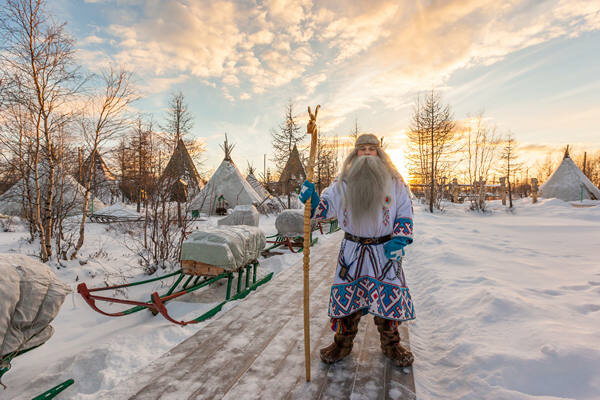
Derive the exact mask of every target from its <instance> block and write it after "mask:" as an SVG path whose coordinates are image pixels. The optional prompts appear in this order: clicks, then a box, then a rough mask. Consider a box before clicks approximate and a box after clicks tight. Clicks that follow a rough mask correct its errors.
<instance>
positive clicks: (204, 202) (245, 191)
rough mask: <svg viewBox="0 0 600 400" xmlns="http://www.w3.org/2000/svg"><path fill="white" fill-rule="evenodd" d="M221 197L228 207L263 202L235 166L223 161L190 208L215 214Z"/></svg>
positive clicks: (230, 162)
mask: <svg viewBox="0 0 600 400" xmlns="http://www.w3.org/2000/svg"><path fill="white" fill-rule="evenodd" d="M221 196H223V198H224V199H225V201H226V202H227V207H235V206H238V205H250V204H260V202H261V201H262V198H261V197H260V196H259V195H258V193H256V191H255V190H254V188H252V186H250V184H249V183H248V182H247V181H246V180H245V179H244V178H243V177H242V174H241V173H240V171H239V170H238V169H237V167H236V166H235V164H234V163H233V162H232V161H228V160H223V162H222V163H221V165H219V168H217V170H216V171H215V173H214V174H213V176H212V177H211V178H210V180H209V181H208V183H207V184H206V186H204V187H203V188H202V190H200V193H198V195H197V196H196V197H195V198H194V199H193V200H192V202H191V204H190V207H189V208H190V209H191V210H200V211H201V212H205V213H209V214H213V213H214V212H215V210H216V208H217V199H218V198H219V197H221Z"/></svg>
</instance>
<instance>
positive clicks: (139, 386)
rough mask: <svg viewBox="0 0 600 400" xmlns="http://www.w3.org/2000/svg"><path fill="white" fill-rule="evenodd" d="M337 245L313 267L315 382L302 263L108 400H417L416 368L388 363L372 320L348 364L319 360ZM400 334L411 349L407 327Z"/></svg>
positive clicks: (329, 245) (325, 249) (326, 247)
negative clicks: (307, 356) (307, 373)
mask: <svg viewBox="0 0 600 400" xmlns="http://www.w3.org/2000/svg"><path fill="white" fill-rule="evenodd" d="M338 235H341V234H338ZM338 245H339V241H338V240H336V238H335V237H334V238H332V240H328V241H326V242H325V243H324V244H323V245H322V246H319V251H318V252H315V253H313V255H316V257H314V259H313V262H312V263H311V266H312V268H311V285H310V286H311V305H310V307H311V319H310V326H311V333H312V335H311V370H312V381H311V382H308V383H307V382H305V379H304V350H303V346H304V340H303V329H302V306H301V302H302V296H301V292H302V287H301V286H302V285H301V283H302V279H301V276H300V275H301V270H300V266H301V264H298V265H297V266H294V267H292V268H289V269H287V270H285V271H282V272H281V273H280V274H279V275H277V276H276V277H275V279H274V280H273V281H272V282H271V283H269V284H268V285H265V286H263V287H261V288H259V289H258V293H256V294H253V295H250V296H249V297H248V298H247V299H245V300H244V301H243V302H240V303H238V304H237V305H236V307H234V308H233V309H231V310H229V311H228V312H227V313H225V314H222V315H220V316H217V317H216V318H214V319H213V320H211V321H209V323H207V324H206V325H205V326H204V327H203V328H202V329H201V330H199V331H198V332H197V333H196V334H194V335H193V336H192V337H190V338H188V339H187V340H186V341H184V342H182V343H181V344H179V345H178V346H176V347H175V348H173V349H172V350H171V351H169V352H168V353H167V354H165V355H164V356H162V357H161V358H159V359H158V360H156V361H155V362H153V363H151V364H150V365H149V366H148V367H146V368H144V370H143V372H140V374H137V375H135V376H133V377H131V378H130V379H128V380H127V381H126V382H124V383H123V384H122V385H120V386H119V387H116V388H114V389H113V390H111V391H110V392H108V393H106V394H105V395H104V397H102V398H104V399H114V398H119V399H124V398H128V399H212V398H224V399H229V400H239V399H244V400H245V399H280V398H282V399H348V398H353V399H354V398H356V399H388V398H390V399H414V398H415V395H414V380H413V375H412V369H411V368H408V369H401V368H397V367H395V366H393V365H392V363H391V362H390V361H389V360H388V359H387V358H386V357H385V356H383V354H382V353H381V349H380V344H379V333H378V332H377V328H376V327H375V324H374V322H373V317H372V316H371V315H367V316H364V317H363V318H362V319H361V321H360V325H359V332H358V334H357V337H356V339H355V345H354V349H353V352H352V353H351V354H350V355H349V356H348V357H346V358H345V359H344V360H342V361H340V362H338V363H336V364H333V365H328V364H324V363H323V362H321V360H320V357H319V349H320V348H322V347H324V346H327V345H329V344H330V343H331V341H332V340H333V332H332V331H331V327H330V324H329V318H328V316H327V307H328V302H329V292H330V285H331V281H332V279H333V274H334V271H335V266H336V262H335V255H336V254H337V246H338ZM400 333H401V337H402V339H403V344H404V345H406V340H407V339H408V336H407V335H408V331H407V329H406V327H405V326H401V330H400Z"/></svg>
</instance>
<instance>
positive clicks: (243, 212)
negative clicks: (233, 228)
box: [217, 205, 258, 226]
mask: <svg viewBox="0 0 600 400" xmlns="http://www.w3.org/2000/svg"><path fill="white" fill-rule="evenodd" d="M217 224H219V225H251V226H258V210H257V209H256V207H254V206H253V205H247V206H236V207H235V208H234V209H233V212H232V213H231V214H229V215H228V216H226V217H225V218H221V219H220V220H219V221H218V222H217Z"/></svg>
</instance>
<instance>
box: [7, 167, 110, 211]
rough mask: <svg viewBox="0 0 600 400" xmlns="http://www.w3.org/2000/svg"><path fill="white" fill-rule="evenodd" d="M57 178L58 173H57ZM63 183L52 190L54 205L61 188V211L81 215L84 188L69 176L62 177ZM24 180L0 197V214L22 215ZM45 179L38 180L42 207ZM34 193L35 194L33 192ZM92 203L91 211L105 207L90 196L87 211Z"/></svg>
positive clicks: (31, 185)
mask: <svg viewBox="0 0 600 400" xmlns="http://www.w3.org/2000/svg"><path fill="white" fill-rule="evenodd" d="M57 177H58V173H57ZM63 177H64V182H61V181H58V182H57V186H56V187H55V189H54V195H53V196H54V199H55V204H56V202H57V201H58V198H59V196H60V193H59V190H58V187H59V186H60V187H62V188H63V193H62V197H63V204H64V206H63V209H64V210H66V213H67V215H78V214H81V206H82V204H83V197H84V193H85V188H84V187H83V186H81V185H80V184H79V183H78V182H77V181H76V180H75V178H73V177H72V176H71V175H64V176H63ZM25 182H26V181H25V180H24V179H20V180H19V181H18V182H17V183H15V184H14V185H13V186H12V187H11V188H10V189H8V190H7V191H6V192H4V193H3V194H2V195H0V213H2V214H7V215H17V216H20V215H22V213H23V193H25V192H26V185H25ZM46 182H47V180H46V178H45V177H44V176H42V177H41V178H40V183H41V187H42V189H41V190H42V205H43V204H44V201H45V198H44V197H45V196H46V189H45V188H46V186H45V185H46ZM29 187H30V190H32V191H33V188H34V187H35V186H34V182H33V179H30V183H29ZM33 193H35V192H33ZM92 201H93V202H94V205H93V209H94V211H96V210H100V209H102V208H104V207H105V205H104V203H102V202H101V201H100V200H99V199H98V198H96V197H93V196H91V195H90V199H89V203H88V210H91V209H92Z"/></svg>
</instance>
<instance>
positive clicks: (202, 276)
mask: <svg viewBox="0 0 600 400" xmlns="http://www.w3.org/2000/svg"><path fill="white" fill-rule="evenodd" d="M264 246H265V236H264V233H263V232H262V231H261V230H260V229H259V228H257V227H252V226H227V227H226V228H219V227H205V228H204V230H196V231H194V232H193V233H192V234H191V235H190V236H189V238H188V239H186V240H185V241H184V242H183V243H182V245H181V266H182V268H181V269H180V270H178V271H175V272H172V273H170V274H167V275H164V276H159V277H156V278H151V279H146V280H144V281H141V282H134V283H129V284H122V285H114V286H107V287H102V288H91V289H90V288H88V287H87V286H86V284H85V283H80V284H79V285H78V286H77V292H78V293H79V294H81V296H82V297H83V299H84V300H85V301H86V302H87V303H88V305H89V306H90V307H91V308H92V309H94V310H95V311H97V312H99V313H101V314H104V315H107V316H109V317H120V316H123V315H128V314H132V313H135V312H138V311H141V310H144V309H148V310H150V311H151V312H152V313H153V314H154V315H156V314H161V315H162V316H163V317H165V318H166V319H167V320H168V321H170V322H173V323H175V324H179V325H188V324H194V323H198V322H201V321H204V320H206V319H208V318H210V317H212V316H213V315H215V314H216V313H218V312H219V311H220V310H221V308H223V305H225V303H227V302H228V301H231V300H238V299H242V298H244V297H246V296H247V295H248V293H250V292H251V291H252V290H255V289H256V288H257V287H259V286H260V285H262V284H264V283H266V282H268V281H269V280H270V279H271V277H272V276H273V274H272V273H270V274H268V275H266V276H265V277H263V278H262V279H259V280H257V274H256V269H257V267H258V261H257V258H258V256H259V255H260V251H261V250H262V249H263V248H264ZM244 273H245V276H244ZM235 274H237V284H236V292H235V294H233V295H232V290H231V289H232V285H233V280H234V275H235ZM167 279H174V281H173V283H172V284H171V286H170V287H169V289H168V290H167V291H166V292H165V293H163V294H161V295H159V294H158V292H153V293H152V295H151V296H150V300H149V301H135V300H129V299H121V298H116V297H108V296H99V295H97V294H95V293H96V292H100V291H106V290H114V289H121V288H126V287H131V286H137V285H144V284H148V283H151V282H156V281H165V280H167ZM225 279H226V280H227V294H226V297H225V300H224V301H222V302H221V303H219V304H218V305H217V306H215V307H213V308H212V309H210V310H209V311H207V312H205V313H204V314H202V315H200V316H199V317H197V318H194V319H192V320H189V321H177V320H176V319H174V318H173V317H172V316H171V315H169V312H168V310H167V307H166V306H165V303H167V302H168V301H170V300H173V299H176V298H178V297H180V296H183V295H184V294H188V293H192V292H194V291H196V290H199V289H202V288H203V287H206V286H209V285H211V284H213V283H216V282H218V281H221V280H225ZM165 282H166V281H165ZM96 301H107V302H112V303H121V304H127V305H130V306H132V307H130V308H128V309H125V310H122V311H118V312H107V311H104V310H101V309H100V308H99V307H98V306H97V305H96Z"/></svg>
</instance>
